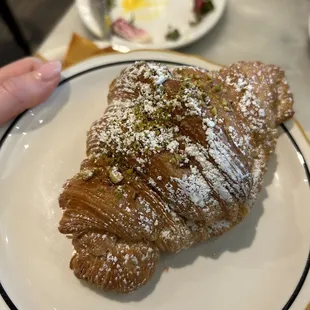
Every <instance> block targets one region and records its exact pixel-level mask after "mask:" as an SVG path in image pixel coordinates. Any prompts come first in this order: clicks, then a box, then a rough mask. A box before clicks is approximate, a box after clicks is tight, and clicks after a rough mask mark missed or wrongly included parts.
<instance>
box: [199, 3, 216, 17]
mask: <svg viewBox="0 0 310 310" xmlns="http://www.w3.org/2000/svg"><path fill="white" fill-rule="evenodd" d="M213 9H214V4H213V2H212V1H211V0H204V1H203V5H202V6H201V8H200V14H201V15H203V16H204V15H206V14H208V13H209V12H211V11H212V10H213Z"/></svg>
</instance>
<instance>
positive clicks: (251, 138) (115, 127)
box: [59, 62, 294, 293]
mask: <svg viewBox="0 0 310 310" xmlns="http://www.w3.org/2000/svg"><path fill="white" fill-rule="evenodd" d="M292 105H293V98H292V95H291V93H290V90H289V87H288V85H287V82H286V79H285V76H284V72H283V71H282V70H281V69H279V68H278V67H276V66H273V65H265V64H263V63H260V62H238V63H236V64H233V65H231V66H228V67H223V68H222V69H221V70H219V71H211V72H209V71H207V70H203V69H199V68H194V67H186V66H184V67H177V68H173V69H169V68H168V67H166V66H165V65H162V64H158V63H152V62H137V63H135V64H133V65H130V66H129V67H127V68H126V69H124V70H123V71H122V72H121V73H120V75H119V76H118V77H117V78H116V79H115V80H114V81H113V82H112V83H111V85H110V89H109V94H108V109H107V111H106V112H105V114H104V115H103V116H102V117H101V118H99V119H98V120H97V121H95V122H94V123H93V125H92V126H91V128H90V130H89V132H88V136H87V158H86V159H85V160H84V161H83V163H82V165H81V169H80V172H78V173H77V174H76V175H75V176H74V177H73V178H71V179H69V180H68V181H67V182H66V183H65V185H64V188H63V191H62V193H61V194H60V196H59V204H60V207H61V208H62V210H63V216H62V219H61V221H60V225H59V231H60V232H61V233H63V234H66V235H68V236H70V237H71V238H72V243H73V246H74V249H75V253H74V254H73V257H72V259H71V263H70V267H71V269H72V270H73V272H74V274H75V275H76V277H78V278H79V279H84V280H86V281H89V282H90V283H93V284H95V285H97V286H99V287H100V288H102V289H103V290H107V291H117V292H122V293H128V292H131V291H134V290H136V289H138V288H139V287H141V286H142V285H144V284H145V283H147V282H148V281H149V280H150V278H151V277H152V274H153V273H154V271H155V268H156V265H157V263H158V260H159V257H160V253H162V252H171V253H175V252H179V251H181V250H182V249H186V248H189V247H191V246H192V245H193V244H196V243H198V242H202V241H205V240H208V239H210V238H212V237H214V236H219V235H222V234H223V233H225V232H227V231H228V230H230V229H231V228H232V227H234V226H235V225H237V224H238V223H239V222H240V221H242V220H243V219H244V217H245V216H246V215H247V213H248V212H249V211H250V210H251V208H252V206H253V205H254V203H255V201H256V198H257V195H258V193H259V191H260V190H261V186H262V182H263V176H264V174H265V172H266V169H267V163H268V159H269V157H270V155H271V154H272V153H273V152H274V150H275V146H276V139H277V130H276V128H277V126H278V125H279V124H280V123H282V122H284V121H285V120H287V119H289V118H290V117H291V116H292V115H293V113H294V112H293V109H292Z"/></svg>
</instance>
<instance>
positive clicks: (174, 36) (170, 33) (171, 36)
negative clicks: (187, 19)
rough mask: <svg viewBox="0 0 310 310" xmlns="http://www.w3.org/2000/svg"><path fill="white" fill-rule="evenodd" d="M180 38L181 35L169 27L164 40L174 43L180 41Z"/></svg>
mask: <svg viewBox="0 0 310 310" xmlns="http://www.w3.org/2000/svg"><path fill="white" fill-rule="evenodd" d="M180 37H181V34H180V31H179V30H178V29H176V28H171V27H169V29H168V32H167V34H166V40H168V41H176V40H178V39H180Z"/></svg>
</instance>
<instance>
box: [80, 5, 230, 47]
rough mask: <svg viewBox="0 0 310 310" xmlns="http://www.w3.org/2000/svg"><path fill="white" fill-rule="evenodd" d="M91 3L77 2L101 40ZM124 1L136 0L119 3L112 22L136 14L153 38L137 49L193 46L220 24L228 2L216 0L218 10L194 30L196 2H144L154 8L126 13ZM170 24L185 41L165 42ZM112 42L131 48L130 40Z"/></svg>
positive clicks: (87, 22) (137, 21)
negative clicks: (193, 11)
mask: <svg viewBox="0 0 310 310" xmlns="http://www.w3.org/2000/svg"><path fill="white" fill-rule="evenodd" d="M91 1H92V0H75V3H76V6H77V9H78V12H79V14H80V17H81V19H82V21H83V23H84V24H85V26H86V27H87V28H88V30H90V31H91V32H92V33H93V34H94V35H95V36H97V37H98V38H99V37H100V28H99V26H98V24H97V22H96V20H95V18H94V16H93V13H92V10H91V8H90V2H91ZM123 1H127V2H128V1H132V0H115V3H116V5H115V9H113V11H112V19H113V20H115V19H116V18H118V17H123V18H125V19H126V20H129V19H130V18H131V14H134V15H135V17H136V18H135V24H136V25H137V26H138V27H140V28H142V29H144V30H146V31H147V32H148V33H149V34H150V35H151V36H152V38H153V42H152V43H149V44H138V43H132V44H133V46H134V47H135V48H136V49H139V48H149V49H176V48H180V47H182V46H186V45H188V44H191V43H193V42H194V41H196V40H198V39H200V38H201V37H203V36H204V35H205V34H207V33H208V32H209V31H210V30H211V29H212V28H213V27H214V26H215V25H216V24H217V22H218V21H219V19H220V18H221V16H222V15H223V13H224V9H225V7H226V3H227V0H213V3H214V10H213V11H212V12H210V13H208V14H207V15H206V16H205V17H204V18H203V20H202V21H201V23H200V24H198V25H197V26H195V27H192V26H190V24H189V22H190V21H191V20H193V13H192V10H193V3H194V1H193V0H144V1H145V2H147V3H149V4H150V5H149V6H147V7H143V8H142V9H137V10H135V11H133V12H125V11H124V8H123V6H122V3H123ZM138 1H139V0H138ZM139 2H141V0H140V1H139ZM169 25H170V26H172V27H173V28H177V29H178V30H179V31H180V33H181V38H180V39H179V40H177V41H167V40H166V39H165V35H166V33H167V31H168V26H169ZM112 43H116V44H120V45H127V43H128V41H126V40H124V39H122V38H119V37H116V36H112Z"/></svg>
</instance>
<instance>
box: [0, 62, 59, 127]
mask: <svg viewBox="0 0 310 310" xmlns="http://www.w3.org/2000/svg"><path fill="white" fill-rule="evenodd" d="M60 72H61V62H59V61H52V62H49V63H46V64H44V65H42V66H41V67H39V68H38V69H37V70H35V71H32V72H28V73H26V74H23V75H20V76H15V77H10V78H8V79H6V80H4V81H3V82H2V83H1V84H0V124H3V123H5V122H7V121H9V120H10V119H12V118H14V117H15V116H17V115H18V114H20V113H21V112H23V111H25V110H27V109H29V108H32V107H34V106H36V105H38V104H40V103H42V102H44V101H45V100H46V99H47V98H48V97H49V96H50V95H51V93H52V92H53V90H54V89H55V88H56V86H57V85H58V83H59V81H60Z"/></svg>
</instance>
